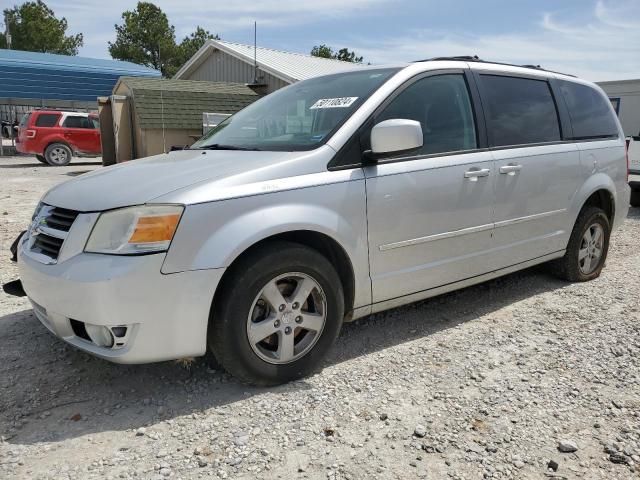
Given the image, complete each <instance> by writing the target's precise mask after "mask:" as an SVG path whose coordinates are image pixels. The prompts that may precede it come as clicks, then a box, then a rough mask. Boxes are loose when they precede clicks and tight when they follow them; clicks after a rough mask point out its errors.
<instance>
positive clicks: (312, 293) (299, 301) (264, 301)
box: [247, 272, 327, 364]
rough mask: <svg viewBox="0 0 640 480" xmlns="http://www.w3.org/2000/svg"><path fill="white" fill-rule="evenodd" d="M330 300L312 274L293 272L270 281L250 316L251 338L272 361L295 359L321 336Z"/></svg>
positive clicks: (256, 348) (260, 354) (257, 349)
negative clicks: (328, 300)
mask: <svg viewBox="0 0 640 480" xmlns="http://www.w3.org/2000/svg"><path fill="white" fill-rule="evenodd" d="M326 318H327V299H326V295H325V293H324V292H323V290H322V287H321V286H320V284H319V283H318V282H317V281H316V280H314V279H313V278H312V277H311V276H309V275H307V274H305V273H300V272H291V273H285V274H283V275H279V276H277V277H276V278H274V279H272V280H271V281H269V282H268V283H267V284H266V285H265V286H264V287H263V288H262V290H261V291H260V293H259V294H258V295H257V296H256V298H255V299H254V301H253V304H252V305H251V309H250V310H249V316H248V318H247V338H248V340H249V344H250V345H251V348H252V349H253V351H254V352H255V354H256V355H258V357H260V358H261V359H262V360H264V361H265V362H268V363H273V364H285V363H291V362H295V361H296V360H298V359H300V358H301V357H303V356H304V355H306V354H307V353H309V352H310V351H311V349H312V348H313V347H314V345H315V344H316V342H317V341H318V340H319V339H320V335H321V334H322V330H323V329H324V326H325V323H326Z"/></svg>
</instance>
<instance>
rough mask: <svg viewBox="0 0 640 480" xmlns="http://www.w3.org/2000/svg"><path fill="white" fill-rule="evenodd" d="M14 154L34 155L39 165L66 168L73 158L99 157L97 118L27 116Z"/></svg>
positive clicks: (51, 113)
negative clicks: (64, 166)
mask: <svg viewBox="0 0 640 480" xmlns="http://www.w3.org/2000/svg"><path fill="white" fill-rule="evenodd" d="M16 150H17V151H18V152H20V153H27V154H31V155H35V156H36V158H37V159H38V160H39V161H41V162H42V163H48V164H49V165H53V166H57V167H59V166H63V165H67V164H68V163H69V162H70V161H71V158H72V157H73V155H80V156H96V155H100V154H101V153H102V147H101V144H100V123H99V121H98V117H97V115H94V114H88V113H79V112H61V111H57V110H35V111H33V112H31V113H27V114H26V115H25V116H24V117H22V120H21V122H20V125H19V127H18V138H17V139H16Z"/></svg>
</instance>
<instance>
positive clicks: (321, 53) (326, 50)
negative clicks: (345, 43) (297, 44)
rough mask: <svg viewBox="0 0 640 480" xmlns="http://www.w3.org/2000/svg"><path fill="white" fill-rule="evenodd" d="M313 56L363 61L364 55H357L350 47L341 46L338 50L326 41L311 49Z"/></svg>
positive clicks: (346, 60)
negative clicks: (326, 43)
mask: <svg viewBox="0 0 640 480" xmlns="http://www.w3.org/2000/svg"><path fill="white" fill-rule="evenodd" d="M311 56H313V57H321V58H332V59H334V60H342V61H343V62H351V63H362V61H363V57H359V56H357V55H356V52H352V51H350V50H349V49H348V48H341V49H340V50H338V51H337V52H335V51H334V50H333V48H331V47H330V46H328V45H325V44H324V43H323V44H321V45H316V46H315V47H313V48H312V49H311Z"/></svg>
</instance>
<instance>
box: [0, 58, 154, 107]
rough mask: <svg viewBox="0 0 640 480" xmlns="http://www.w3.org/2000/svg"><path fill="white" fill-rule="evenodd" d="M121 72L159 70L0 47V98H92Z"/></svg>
mask: <svg viewBox="0 0 640 480" xmlns="http://www.w3.org/2000/svg"><path fill="white" fill-rule="evenodd" d="M122 75H135V76H138V75H143V76H147V77H159V76H160V72H158V71H157V70H153V69H151V68H147V67H143V66H141V65H136V64H134V63H129V62H121V61H118V60H103V59H97V58H85V57H72V56H67V55H54V54H50V53H37V52H22V51H19V50H4V49H0V98H13V99H38V100H69V101H76V100H81V101H96V99H97V98H98V97H99V96H104V95H109V94H110V93H111V90H112V89H113V86H114V85H115V84H116V82H117V81H118V78H120V77H121V76H122Z"/></svg>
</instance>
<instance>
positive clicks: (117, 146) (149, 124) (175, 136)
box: [98, 77, 260, 165]
mask: <svg viewBox="0 0 640 480" xmlns="http://www.w3.org/2000/svg"><path fill="white" fill-rule="evenodd" d="M258 98H260V95H258V94H257V93H256V92H255V91H253V90H252V89H251V88H249V87H248V86H246V85H244V84H240V83H227V82H224V83H222V82H205V81H194V80H175V79H155V78H136V77H122V78H120V79H119V80H118V83H117V84H116V86H115V87H114V88H113V93H112V95H110V96H109V97H100V98H99V99H98V109H99V112H100V125H101V133H102V151H103V163H104V164H105V165H111V164H113V163H117V162H124V161H127V160H132V159H135V158H142V157H148V156H151V155H156V154H159V153H164V152H167V151H169V150H170V149H171V147H172V146H177V145H180V146H184V145H190V144H192V143H193V142H194V141H195V139H197V138H198V137H199V136H201V135H202V118H203V113H218V114H234V113H236V112H237V111H239V110H241V109H243V108H244V107H246V106H247V105H250V104H251V103H253V102H254V101H255V100H257V99H258Z"/></svg>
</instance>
